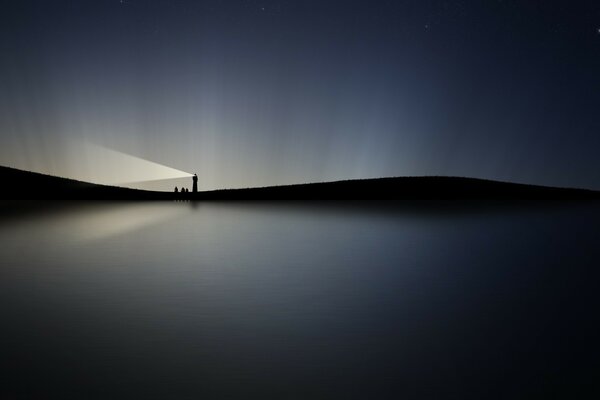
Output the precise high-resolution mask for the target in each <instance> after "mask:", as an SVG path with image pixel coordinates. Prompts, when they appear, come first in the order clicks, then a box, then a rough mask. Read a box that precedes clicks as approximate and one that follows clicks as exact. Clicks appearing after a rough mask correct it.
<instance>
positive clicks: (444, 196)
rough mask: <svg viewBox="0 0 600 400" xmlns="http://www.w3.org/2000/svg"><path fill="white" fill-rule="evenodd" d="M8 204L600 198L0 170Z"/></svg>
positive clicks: (463, 182)
mask: <svg viewBox="0 0 600 400" xmlns="http://www.w3.org/2000/svg"><path fill="white" fill-rule="evenodd" d="M0 179H1V181H2V187H3V189H2V192H1V196H0V199H2V200H182V199H185V200H409V201H411V200H591V199H600V192H598V191H593V190H586V189H567V188H555V187H547V186H534V185H524V184H517V183H508V182H497V181H490V180H483V179H474V178H458V177H442V176H439V177H438V176H431V177H400V178H379V179H362V180H349V181H338V182H325V183H309V184H301V185H288V186H270V187H262V188H248V189H228V190H215V191H208V192H199V193H186V194H182V193H173V192H155V191H147V190H137V189H128V188H121V187H115V186H105V185H97V184H92V183H87V182H81V181H76V180H73V179H66V178H59V177H56V176H50V175H44V174H39V173H35V172H28V171H22V170H18V169H14V168H8V167H0Z"/></svg>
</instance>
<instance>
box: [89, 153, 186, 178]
mask: <svg viewBox="0 0 600 400" xmlns="http://www.w3.org/2000/svg"><path fill="white" fill-rule="evenodd" d="M85 151H86V154H85V158H86V160H87V161H86V164H87V165H86V170H85V171H82V173H83V172H85V173H86V174H87V177H89V179H85V180H89V181H91V182H95V183H103V184H108V185H126V186H127V185H130V184H133V183H139V182H149V181H161V180H167V179H177V178H188V177H191V176H193V174H190V173H189V172H185V171H181V170H178V169H175V168H171V167H167V166H166V165H162V164H159V163H156V162H153V161H149V160H146V159H143V158H140V157H136V156H133V155H131V154H127V153H123V152H121V151H117V150H113V149H109V148H107V147H104V146H99V145H96V144H92V143H86V145H85ZM90 162H91V163H92V165H90ZM94 165H96V166H95V167H94Z"/></svg>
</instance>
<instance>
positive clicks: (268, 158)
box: [0, 0, 600, 190]
mask: <svg viewBox="0 0 600 400" xmlns="http://www.w3.org/2000/svg"><path fill="white" fill-rule="evenodd" d="M0 5H1V10H0V50H1V54H2V57H1V58H0V144H1V146H0V164H2V165H9V166H15V167H18V168H24V169H30V170H35V171H39V172H45V173H51V174H58V175H63V176H68V177H74V178H82V171H83V170H84V169H85V168H88V167H85V168H84V165H93V166H95V171H94V173H95V174H97V175H95V176H92V177H88V179H92V180H94V181H98V182H101V181H105V180H106V178H107V176H108V175H111V176H113V175H114V174H115V171H117V172H118V171H119V170H123V169H125V168H127V166H126V165H125V164H123V165H120V164H118V163H114V162H112V163H109V162H106V161H105V160H104V159H103V158H102V157H96V156H95V155H93V154H91V153H89V152H87V151H85V144H86V143H87V144H89V143H93V144H94V145H98V146H101V147H106V148H109V149H113V150H117V151H119V152H122V153H126V154H130V155H132V156H134V157H139V158H142V159H145V160H150V161H153V162H156V163H158V164H163V165H166V166H169V167H172V168H174V169H177V170H182V171H185V172H189V173H197V174H198V176H199V184H200V189H216V188H227V187H249V186H264V185H274V184H286V183H303V182H312V181H328V180H340V179H352V178H370V177H380V176H400V175H459V176H473V177H480V178H489V179H498V180H509V181H517V182H526V183H537V184H548V185H557V186H578V187H588V188H595V189H600V157H599V156H598V149H600V31H599V29H600V2H598V1H597V0H589V1H548V0H539V1H538V0H523V1H511V0H489V1H450V0H448V1H434V0H413V1H401V0H389V1H385V0H380V1H376V0H375V1H349V0H346V1H341V0H340V1H326V0H318V1H317V0H295V1H292V0H221V1H219V0H207V1H202V0H193V1H184V0H172V1H167V0H154V1H151V0H146V1H143V0H123V1H121V0H114V1H113V0H93V1H92V0H78V1H63V0H52V1H47V0H39V1H31V0H18V1H0ZM80 146H82V147H80ZM103 160H104V161H103ZM88 169H89V168H88ZM147 179H153V177H151V176H148V178H147ZM188 180H189V178H188ZM123 182H125V180H124V181H123ZM177 182H179V181H160V183H158V184H154V185H153V186H151V187H152V188H156V189H164V190H171V189H172V187H173V186H174V185H175V184H178V183H177ZM188 186H191V183H188Z"/></svg>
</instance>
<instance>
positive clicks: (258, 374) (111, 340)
mask: <svg viewBox="0 0 600 400" xmlns="http://www.w3.org/2000/svg"><path fill="white" fill-rule="evenodd" d="M11 207H12V206H11ZM45 207H47V206H45ZM33 208H35V209H37V211H36V212H32V211H31V210H22V209H21V210H20V211H19V212H20V213H21V216H17V217H15V216H14V215H13V216H12V217H11V218H5V219H4V220H3V221H2V222H0V240H1V243H2V250H1V252H0V264H1V265H2V268H1V269H0V312H1V315H2V316H3V336H4V340H3V341H2V342H1V344H0V351H1V354H3V357H2V361H1V362H2V363H3V365H2V366H3V367H4V370H7V371H10V372H9V374H8V375H7V376H6V377H5V378H6V379H5V380H4V381H3V383H2V387H1V389H0V390H1V392H0V394H1V396H0V397H9V398H10V397H15V398H20V397H25V396H27V395H29V396H32V397H36V398H39V397H41V398H64V397H65V396H78V397H81V398H132V397H142V398H173V399H177V398H198V397H202V396H206V397H208V398H244V399H245V398H254V397H256V398H277V399H280V398H531V397H532V396H538V395H545V394H548V393H554V394H556V393H559V394H567V393H568V394H569V395H570V396H573V395H576V394H577V391H579V392H580V393H585V391H588V392H590V391H594V390H595V391H596V392H598V386H597V384H596V383H595V382H596V380H597V379H596V378H597V371H599V370H600V369H599V365H598V362H597V360H598V359H600V358H598V356H599V355H600V349H599V347H598V344H596V340H595V338H596V336H597V334H598V333H599V332H598V331H597V329H596V328H595V325H596V323H597V322H600V321H597V319H598V318H597V317H596V314H597V312H596V311H597V307H598V305H599V303H600V301H599V299H598V296H597V294H596V288H597V286H598V278H599V275H598V272H597V266H598V265H600V262H599V261H600V249H599V247H598V246H597V238H598V237H600V236H599V234H600V211H599V209H598V207H597V206H595V205H585V206H569V207H560V208H558V207H546V208H543V209H537V208H533V207H532V208H520V209H504V210H496V209H494V210H489V211H488V212H482V211H481V210H480V211H479V212H477V213H469V212H465V210H461V211H460V212H439V210H433V209H425V210H423V209H414V208H399V207H381V205H379V206H377V207H375V206H373V205H370V206H364V207H362V206H359V205H348V204H335V203H329V204H326V205H312V206H306V205H304V206H302V205H290V204H288V205H284V204H264V203H262V204H261V203H231V204H226V203H221V204H219V203H212V204H211V203H197V204H196V205H195V207H193V206H192V204H191V203H186V202H179V203H178V202H174V203H168V202H165V203H159V202H157V203H114V204H113V203H98V204H89V203H88V204H77V203H70V204H67V205H63V206H60V207H57V206H56V205H55V206H54V208H52V209H48V210H47V211H40V208H41V207H40V206H39V205H36V206H35V207H33Z"/></svg>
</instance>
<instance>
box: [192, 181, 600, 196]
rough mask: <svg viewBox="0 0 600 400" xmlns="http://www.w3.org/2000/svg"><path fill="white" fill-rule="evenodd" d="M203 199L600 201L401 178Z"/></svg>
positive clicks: (501, 185)
mask: <svg viewBox="0 0 600 400" xmlns="http://www.w3.org/2000/svg"><path fill="white" fill-rule="evenodd" d="M197 197H198V198H202V199H227V200H235V199H238V198H240V199H296V200H321V199H322V200H347V199H352V200H460V199H472V200H477V199H497V200H503V199H544V200H546V199H600V192H596V191H592V190H585V189H563V188H554V187H545V186H534V185H523V184H516V183H507V182H497V181H490V180H483V179H474V178H457V177H441V176H440V177H436V176H430V177H400V178H379V179H361V180H350V181H339V182H326V183H311V184H304V185H290V186H272V187H265V188H250V189H237V190H217V191H212V192H203V193H198V194H197Z"/></svg>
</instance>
